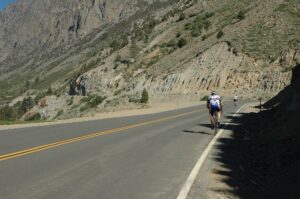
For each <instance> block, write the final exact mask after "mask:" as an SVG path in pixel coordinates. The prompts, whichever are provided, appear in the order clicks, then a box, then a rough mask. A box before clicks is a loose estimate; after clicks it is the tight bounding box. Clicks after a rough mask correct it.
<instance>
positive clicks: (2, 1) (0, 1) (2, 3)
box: [0, 0, 16, 11]
mask: <svg viewBox="0 0 300 199" xmlns="http://www.w3.org/2000/svg"><path fill="white" fill-rule="evenodd" d="M15 1H16V0H0V11H2V10H4V8H5V7H6V6H7V4H9V3H13V2H15Z"/></svg>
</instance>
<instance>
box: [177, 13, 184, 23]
mask: <svg viewBox="0 0 300 199" xmlns="http://www.w3.org/2000/svg"><path fill="white" fill-rule="evenodd" d="M184 19H185V14H184V13H180V15H179V18H178V20H177V21H183V20H184Z"/></svg>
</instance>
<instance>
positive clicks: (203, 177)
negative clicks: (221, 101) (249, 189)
mask: <svg viewBox="0 0 300 199" xmlns="http://www.w3.org/2000/svg"><path fill="white" fill-rule="evenodd" d="M251 106H253V103H248V104H246V105H245V106H244V107H243V108H242V109H241V110H240V112H239V114H243V113H247V112H249V111H250V110H249V109H250V107H251ZM237 116H238V115H237ZM235 125H236V124H234V123H232V122H229V123H228V124H227V125H226V126H224V127H223V132H222V134H221V135H220V137H218V139H217V141H216V143H215V144H214V146H213V147H212V149H211V151H210V152H209V154H208V156H207V158H206V160H205V162H204V164H203V165H202V167H201V169H200V170H199V173H198V175H197V177H196V179H195V181H194V183H193V185H192V187H191V190H190V192H189V194H188V196H187V199H225V198H231V199H235V198H238V197H235V196H234V195H233V194H231V193H232V192H233V190H234V187H231V186H229V185H228V183H226V181H227V180H229V179H227V177H226V175H223V173H230V172H231V171H230V169H228V168H226V166H225V165H224V164H222V163H221V162H220V161H218V159H220V158H221V157H220V154H221V150H222V147H224V144H225V145H228V144H230V142H231V140H232V139H233V138H232V134H233V132H232V129H231V128H234V126H235ZM221 146H222V147H221Z"/></svg>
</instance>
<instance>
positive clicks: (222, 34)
mask: <svg viewBox="0 0 300 199" xmlns="http://www.w3.org/2000/svg"><path fill="white" fill-rule="evenodd" d="M223 36H224V32H223V31H222V30H220V31H219V32H218V34H217V38H218V39H220V38H221V37H223Z"/></svg>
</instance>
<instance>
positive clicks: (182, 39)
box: [178, 37, 187, 48]
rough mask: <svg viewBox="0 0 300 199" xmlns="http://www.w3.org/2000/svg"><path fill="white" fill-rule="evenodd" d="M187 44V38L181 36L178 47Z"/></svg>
mask: <svg viewBox="0 0 300 199" xmlns="http://www.w3.org/2000/svg"><path fill="white" fill-rule="evenodd" d="M186 44H187V40H186V39H185V38H183V37H181V38H180V39H179V41H178V47H179V48H182V47H183V46H185V45H186Z"/></svg>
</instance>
